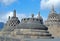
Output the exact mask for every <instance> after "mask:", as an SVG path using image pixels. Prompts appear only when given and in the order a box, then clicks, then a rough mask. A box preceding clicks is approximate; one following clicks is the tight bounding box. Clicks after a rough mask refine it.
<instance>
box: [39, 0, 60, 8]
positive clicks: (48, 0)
mask: <svg viewBox="0 0 60 41" xmlns="http://www.w3.org/2000/svg"><path fill="white" fill-rule="evenodd" d="M52 5H54V7H55V8H57V7H60V0H41V5H40V6H41V8H42V9H45V8H51V7H52Z"/></svg>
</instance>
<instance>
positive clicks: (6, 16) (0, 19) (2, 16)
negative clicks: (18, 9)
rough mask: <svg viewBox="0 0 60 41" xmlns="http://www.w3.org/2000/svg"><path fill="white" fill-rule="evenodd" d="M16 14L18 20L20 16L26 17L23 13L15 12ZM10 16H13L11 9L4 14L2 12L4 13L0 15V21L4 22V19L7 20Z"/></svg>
mask: <svg viewBox="0 0 60 41" xmlns="http://www.w3.org/2000/svg"><path fill="white" fill-rule="evenodd" d="M16 15H17V17H18V18H19V20H21V19H22V18H25V17H26V15H25V14H24V13H21V14H20V13H17V14H16ZM9 16H10V17H12V16H13V12H12V11H11V12H7V13H6V14H4V15H1V17H0V22H5V23H6V21H7V20H8V17H9Z"/></svg>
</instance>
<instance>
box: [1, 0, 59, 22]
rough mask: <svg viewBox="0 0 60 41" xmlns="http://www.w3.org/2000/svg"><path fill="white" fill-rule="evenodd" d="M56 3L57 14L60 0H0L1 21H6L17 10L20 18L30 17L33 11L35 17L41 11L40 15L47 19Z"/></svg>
mask: <svg viewBox="0 0 60 41" xmlns="http://www.w3.org/2000/svg"><path fill="white" fill-rule="evenodd" d="M52 5H54V8H55V11H56V12H57V14H59V13H60V0H0V22H6V21H7V20H8V16H11V17H12V16H13V10H14V9H15V10H16V13H17V17H18V18H19V20H21V19H22V18H25V17H30V16H31V14H32V13H33V14H34V15H35V17H36V16H37V14H38V12H39V11H40V15H41V16H42V18H43V20H44V21H45V20H46V19H47V17H48V15H49V13H50V10H51V7H52Z"/></svg>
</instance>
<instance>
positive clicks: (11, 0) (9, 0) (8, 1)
mask: <svg viewBox="0 0 60 41" xmlns="http://www.w3.org/2000/svg"><path fill="white" fill-rule="evenodd" d="M16 1H17V0H0V2H1V3H2V4H4V5H10V4H12V3H14V2H16Z"/></svg>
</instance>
